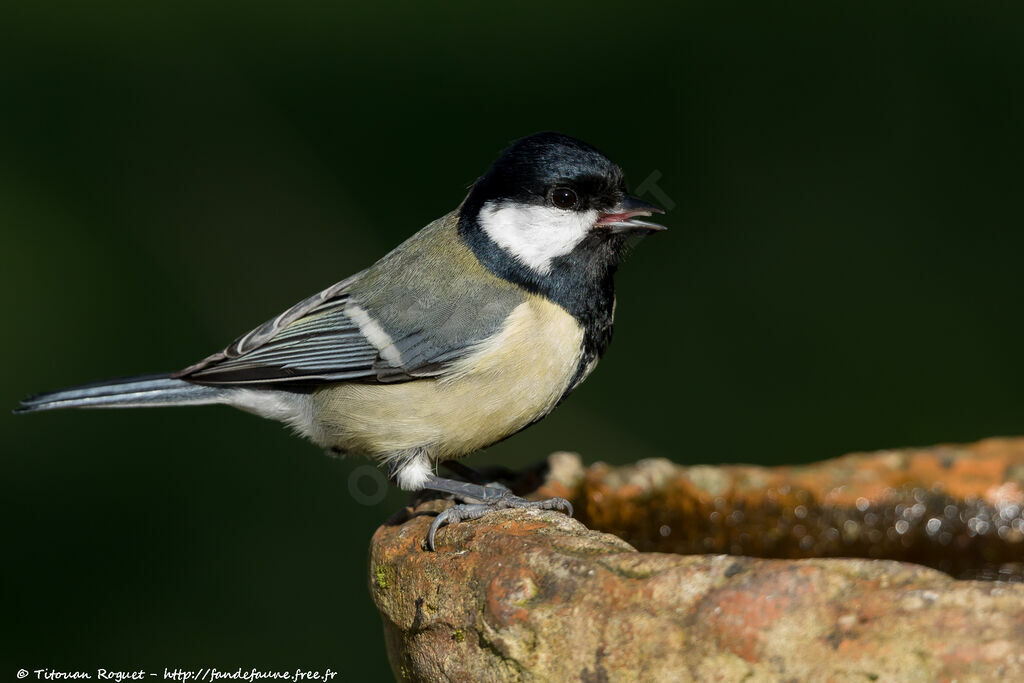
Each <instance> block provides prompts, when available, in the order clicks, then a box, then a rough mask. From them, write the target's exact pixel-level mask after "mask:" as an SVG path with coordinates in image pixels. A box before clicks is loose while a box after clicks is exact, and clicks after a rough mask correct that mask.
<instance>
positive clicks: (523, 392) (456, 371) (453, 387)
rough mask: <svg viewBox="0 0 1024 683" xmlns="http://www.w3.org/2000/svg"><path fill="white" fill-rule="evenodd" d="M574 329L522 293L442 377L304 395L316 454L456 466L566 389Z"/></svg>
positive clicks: (578, 350) (577, 341)
mask: <svg viewBox="0 0 1024 683" xmlns="http://www.w3.org/2000/svg"><path fill="white" fill-rule="evenodd" d="M582 342H583V328H582V327H581V326H580V325H579V323H578V322H576V320H575V319H574V318H573V317H572V316H571V315H569V314H568V313H567V312H566V311H565V310H564V309H563V308H561V307H560V306H557V305H555V304H552V303H550V302H549V301H547V300H545V299H542V298H540V297H537V296H533V295H530V296H528V297H527V298H526V300H525V301H524V302H523V303H522V304H520V305H519V306H518V307H516V308H515V309H514V310H513V311H512V313H511V315H510V316H509V317H508V320H507V322H506V324H505V326H504V327H503V328H502V330H501V331H500V332H498V333H497V334H495V335H493V336H491V337H489V338H488V339H485V340H484V341H482V342H480V343H479V344H477V345H476V346H475V347H474V348H473V349H472V350H471V352H470V353H469V354H467V355H466V356H464V357H463V358H462V359H460V360H458V361H456V362H455V363H454V364H453V365H452V367H451V368H450V369H449V371H448V372H446V373H445V374H444V375H443V376H440V377H438V378H432V379H421V380H415V381H412V382H404V383H400V384H339V385H333V386H331V387H326V388H324V389H321V390H319V391H318V392H317V393H316V394H315V395H314V397H313V408H314V411H315V413H316V415H315V422H317V423H318V424H319V425H320V429H319V432H320V433H318V434H315V435H314V437H315V439H316V441H318V442H319V443H321V445H323V446H329V447H337V448H340V449H342V450H344V451H350V452H358V453H364V454H366V455H373V456H377V457H381V458H384V457H388V456H390V455H393V454H396V453H399V452H403V451H408V450H411V449H415V448H423V449H425V450H427V451H428V452H429V453H430V455H431V457H433V458H441V459H445V458H456V457H461V456H463V455H467V454H469V453H472V452H473V451H476V450H479V449H480V448H484V447H486V446H489V445H490V444H492V443H494V442H496V441H500V440H501V439H503V438H505V437H507V436H509V435H510V434H514V433H515V432H517V431H519V430H520V429H522V428H523V427H525V426H527V425H528V424H530V423H531V422H534V421H535V420H537V419H539V418H541V417H543V416H544V415H546V414H547V413H548V412H549V411H551V409H552V408H554V407H555V405H556V404H557V403H558V400H559V399H560V398H561V397H562V395H563V394H564V393H565V391H566V390H567V389H568V388H569V382H570V381H571V380H572V377H573V375H574V374H575V372H576V369H577V367H578V366H579V362H580V358H581V356H582Z"/></svg>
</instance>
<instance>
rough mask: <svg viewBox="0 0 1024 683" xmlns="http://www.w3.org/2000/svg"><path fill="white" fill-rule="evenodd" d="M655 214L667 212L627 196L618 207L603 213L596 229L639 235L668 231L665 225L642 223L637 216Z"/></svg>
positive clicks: (595, 226)
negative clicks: (636, 233) (637, 233)
mask: <svg viewBox="0 0 1024 683" xmlns="http://www.w3.org/2000/svg"><path fill="white" fill-rule="evenodd" d="M654 213H665V211H664V210H663V209H661V208H659V207H657V206H655V205H654V204H650V203H648V202H645V201H643V200H642V199H637V198H636V197H631V196H629V195H627V196H626V198H625V199H623V200H622V202H621V203H620V204H619V205H618V206H615V207H612V208H611V209H609V210H608V211H606V212H604V213H602V214H601V215H600V216H599V217H598V219H597V222H596V223H594V228H596V229H601V230H609V231H611V232H639V233H652V232H661V231H662V230H668V228H666V227H665V226H664V225H659V224H658V223H651V222H650V221H642V220H639V219H638V218H637V216H650V215H651V214H654Z"/></svg>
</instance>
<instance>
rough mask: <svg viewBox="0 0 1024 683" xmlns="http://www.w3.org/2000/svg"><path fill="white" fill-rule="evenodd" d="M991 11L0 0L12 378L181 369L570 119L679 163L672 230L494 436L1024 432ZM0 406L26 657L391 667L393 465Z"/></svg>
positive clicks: (1, 344)
mask: <svg viewBox="0 0 1024 683" xmlns="http://www.w3.org/2000/svg"><path fill="white" fill-rule="evenodd" d="M672 5H675V3H672ZM976 5H978V3H967V2H962V3H944V2H937V3H936V2H932V3H921V9H916V8H915V6H912V5H909V4H902V3H892V2H885V3H868V4H864V3H831V2H827V3H826V2H808V3H785V4H774V3H761V2H755V3H749V4H739V3H723V2H706V3H692V2H691V3H682V4H681V6H676V7H674V8H672V9H670V8H669V3H666V6H664V7H658V6H649V5H644V4H639V3H632V4H629V5H625V6H608V7H604V8H601V7H599V6H597V5H595V4H594V3H591V2H585V3H584V2H580V3H568V2H562V3H558V4H547V5H537V6H532V7H528V8H525V7H524V8H522V9H512V8H502V9H494V8H493V7H489V6H486V5H482V4H479V3H469V2H458V3H451V4H449V5H448V8H447V9H441V8H433V7H431V8H427V7H425V6H419V5H409V6H404V5H401V6H400V5H397V4H390V5H386V6H379V8H377V9H371V7H370V5H365V6H362V7H359V8H355V9H347V8H345V7H344V3H340V2H290V3H281V4H280V6H279V7H277V8H275V9H267V8H266V7H265V6H262V5H261V4H260V3H242V2H237V3H231V4H230V5H222V6H220V7H219V8H217V9H213V8H210V7H208V6H207V3H205V2H202V3H199V2H196V3H183V2H176V3H168V4H155V3H148V2H142V3H123V4H106V3H88V6H86V4H85V3H70V2H64V3H46V4H45V6H44V4H43V3H36V4H33V5H31V6H24V7H21V8H15V7H12V6H11V5H9V4H5V9H3V10H0V11H2V15H0V24H2V26H3V40H2V41H0V97H2V99H3V102H2V105H0V228H2V232H0V254H2V257H3V268H2V275H0V277H2V286H0V304H2V306H3V315H4V319H5V321H6V322H5V323H4V334H3V335H2V341H0V350H2V352H3V358H4V362H3V363H2V369H0V373H2V387H3V402H6V404H7V405H8V406H9V407H13V406H14V404H15V403H16V401H17V400H18V399H19V398H21V397H22V396H23V395H25V394H27V393H31V392H34V391H39V390H43V389H52V388H56V387H59V386H62V385H66V384H73V383H80V382H84V381H90V380H95V379H100V378H103V377H106V376H111V375H124V374H132V373H136V372H149V371H161V370H171V369H176V368H179V367H182V366H184V365H186V364H188V363H190V362H192V361H194V360H196V359H198V358H199V357H202V356H204V355H206V354H207V353H209V352H212V351H214V350H216V349H218V348H220V347H221V346H223V345H224V344H225V343H227V342H229V341H230V340H231V339H232V338H233V337H235V336H236V335H237V334H239V333H241V332H244V331H246V330H247V329H249V328H250V327H252V326H254V325H255V324H257V323H259V322H261V321H263V320H264V319H266V318H268V317H270V316H272V315H274V314H276V313H277V312H278V311H279V310H281V309H283V308H284V307H286V306H288V305H290V304H291V303H293V302H294V301H296V300H298V299H299V298H301V297H304V296H306V295H308V294H310V293H312V292H314V291H317V290H318V289H320V288H322V287H324V286H326V285H328V284H330V283H332V282H334V281H336V280H338V279H341V278H342V277H343V276H346V275H348V274H350V273H352V272H354V271H356V270H358V269H360V268H362V267H365V266H366V265H368V264H369V263H371V262H372V261H374V260H375V259H376V258H377V257H379V256H381V255H383V254H384V253H385V252H386V251H387V250H388V249H390V248H391V247H392V246H394V245H395V244H397V243H398V242H399V241H401V240H402V239H404V238H405V237H406V236H407V235H409V234H410V233H412V232H413V231H415V230H416V229H418V228H419V227H420V226H422V225H423V224H425V223H426V222H428V221H429V220H431V219H433V218H435V217H437V216H439V215H441V214H443V213H445V212H446V211H448V210H450V209H451V208H453V207H454V206H455V205H456V204H457V203H458V202H459V201H460V200H461V199H462V197H463V195H464V192H465V188H466V187H467V185H468V184H469V183H471V182H472V181H473V179H474V178H475V177H476V176H477V175H478V174H480V173H481V172H482V171H483V170H484V169H485V168H486V166H487V164H488V163H489V162H490V161H491V160H492V159H493V157H494V156H495V154H496V153H497V152H498V151H499V150H500V149H501V148H502V147H503V146H504V145H505V144H506V143H507V142H508V141H510V140H512V139H513V138H516V137H519V136H521V135H524V134H527V133H530V132H534V131H537V130H542V129H555V130H560V131H563V132H566V133H570V134H572V135H576V136H578V137H581V138H583V139H585V140H587V141H589V142H591V143H592V144H594V145H596V146H598V147H599V148H601V149H603V150H604V151H605V152H607V153H608V154H609V155H610V156H611V157H612V158H614V159H615V160H616V161H618V162H619V163H620V164H621V165H622V167H623V168H624V169H625V170H626V172H627V175H628V176H629V177H630V178H631V180H632V182H633V183H634V184H637V183H639V182H640V181H642V180H643V179H644V178H645V177H647V176H648V175H649V174H650V173H652V172H654V171H658V172H660V173H661V174H662V176H663V178H662V181H661V186H662V188H663V189H664V191H665V192H666V193H667V194H668V195H669V196H670V197H671V199H672V201H673V202H674V203H675V204H676V208H675V210H674V211H672V212H671V213H670V214H669V215H668V217H667V218H666V219H665V222H666V223H667V224H669V225H670V226H671V228H672V229H671V231H670V232H668V233H666V234H663V235H658V236H657V237H654V238H651V239H649V240H648V241H646V242H644V243H642V244H640V245H639V247H638V248H637V249H635V250H634V251H633V252H632V253H631V255H630V257H629V258H628V260H627V261H626V262H625V264H624V265H623V268H622V271H621V274H620V277H619V288H618V292H619V306H618V317H617V323H618V325H617V327H616V335H615V342H614V344H613V345H612V347H611V350H610V352H609V353H608V355H607V356H606V358H605V360H604V362H603V363H602V365H601V367H600V369H599V370H598V372H596V373H595V374H594V375H593V376H592V378H591V379H590V380H589V381H588V382H587V383H586V384H585V385H584V386H583V387H582V388H581V389H580V390H579V391H578V392H577V394H576V395H575V396H573V398H572V399H571V400H570V401H568V402H567V403H566V404H565V405H564V406H563V407H562V408H560V409H559V410H558V411H557V412H556V413H555V414H554V415H553V416H552V417H550V418H549V419H547V420H546V421H544V422H543V423H542V424H540V425H538V426H536V427H534V428H532V429H530V430H529V431H527V432H526V433H524V434H522V435H520V436H518V437H516V438H515V439H512V440H511V441H508V442H506V443H503V444H502V445H500V446H498V447H495V448H494V449H492V450H491V451H490V452H489V453H488V454H486V455H483V456H478V457H477V458H475V459H474V460H473V461H472V462H475V463H477V464H480V463H483V462H487V461H500V462H503V463H509V464H516V465H518V464H525V463H529V462H532V461H535V460H537V459H539V458H541V457H543V456H544V455H545V454H547V453H548V452H550V451H552V450H555V449H572V450H578V451H580V452H582V453H583V454H584V457H585V459H586V460H587V461H595V460H606V461H611V462H616V463H623V462H630V461H633V460H636V459H639V458H642V457H651V456H666V457H669V458H672V459H673V460H675V461H677V462H682V463H707V462H710V463H721V462H758V463H784V462H785V463H792V462H806V461H810V460H814V459H819V458H824V457H829V456H834V455H838V454H841V453H844V452H847V451H851V450H856V449H874V448H883V447H889V446H902V445H912V444H929V443H934V442H939V441H966V440H972V439H976V438H978V437H983V436H988V435H996V434H1018V433H1021V432H1024V412H1022V402H1024V390H1022V387H1024V362H1022V360H1021V354H1020V349H1021V344H1022V341H1024V316H1022V315H1021V303H1022V293H1024V292H1022V290H1024V288H1022V286H1021V261H1022V253H1024V233H1022V231H1021V209H1022V205H1024V202H1022V192H1021V175H1022V173H1021V172H1022V156H1024V154H1022V153H1024V144H1022V139H1024V138H1022V134H1021V133H1022V131H1021V126H1022V120H1024V98H1022V94H1024V72H1022V67H1024V48H1022V45H1024V23H1022V21H1021V16H1019V15H1018V14H1017V13H1016V12H1014V11H1013V10H1011V9H1010V8H1011V7H1012V6H1013V5H1014V3H1005V4H1000V3H984V5H985V6H984V8H982V7H979V6H976ZM482 8H483V9H482ZM481 12H483V13H481ZM649 197H650V196H649ZM0 430H2V439H3V441H2V443H3V460H2V463H3V465H2V472H3V482H2V485H3V489H2V493H3V506H2V509H0V513H2V515H3V520H4V523H5V524H4V526H5V527H6V528H5V530H4V537H5V539H6V542H5V555H6V557H5V562H4V563H3V566H4V570H3V571H4V577H3V591H4V605H3V609H2V611H3V614H4V616H5V619H4V631H5V632H4V633H3V634H2V643H3V644H2V645H0V647H2V648H4V650H5V652H4V662H5V664H4V666H5V669H4V670H3V671H0V675H2V676H4V677H7V676H13V672H14V670H15V669H16V668H21V667H24V668H28V669H34V668H39V667H44V666H46V667H52V668H61V669H90V668H93V667H97V666H104V667H106V668H120V669H128V668H132V667H140V666H142V667H149V668H151V669H154V670H160V669H161V668H162V667H171V668H173V667H194V666H216V667H219V668H222V669H235V668H238V667H243V668H250V667H274V668H294V667H297V666H301V667H305V668H320V669H322V668H324V667H328V666H329V667H331V668H333V669H335V670H337V671H340V672H341V677H342V678H343V679H347V680H358V679H361V678H364V677H373V678H383V677H387V676H388V675H389V673H388V669H387V664H386V660H385V655H384V647H383V640H382V637H381V631H380V623H379V619H378V617H377V615H376V613H375V611H374V609H373V606H372V603H371V601H370V597H369V594H368V591H367V588H366V579H365V568H366V567H365V565H366V548H367V544H368V541H369V538H370V535H371V534H372V533H373V530H374V529H375V528H376V526H377V525H378V524H379V523H380V522H381V521H382V520H383V519H385V518H386V516H387V515H388V514H389V513H390V512H391V511H392V510H393V509H395V508H396V507H397V506H399V505H400V504H401V502H402V500H403V497H402V495H401V494H398V493H392V494H390V495H389V496H388V498H387V499H386V500H385V501H384V502H383V503H381V504H379V505H377V506H372V507H365V506H361V505H358V504H357V503H355V502H353V500H352V499H351V497H350V495H349V494H348V481H349V474H350V473H351V472H352V470H353V468H354V467H356V466H357V465H358V464H359V463H357V462H340V461H336V460H332V459H328V458H325V457H323V456H322V455H321V454H320V452H319V451H318V450H317V449H316V448H313V447H312V446H310V445H308V444H305V443H302V442H300V441H298V440H296V439H294V438H292V437H290V436H289V435H288V434H287V433H286V432H285V430H284V429H282V428H281V427H280V426H278V425H276V424H273V423H270V422H265V421H261V420H258V419H256V418H254V417H251V416H248V415H245V414H242V413H237V412H233V411H231V410H228V409H223V408H197V409H188V410H177V411H128V412H118V411H108V412H92V413H53V414H43V415H34V416H30V417H19V418H14V417H11V416H5V417H0Z"/></svg>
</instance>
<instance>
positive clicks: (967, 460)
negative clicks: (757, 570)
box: [542, 439, 1024, 581]
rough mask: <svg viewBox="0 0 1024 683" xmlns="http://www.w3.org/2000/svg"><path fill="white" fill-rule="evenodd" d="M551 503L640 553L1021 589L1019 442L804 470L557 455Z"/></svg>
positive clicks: (850, 460) (1022, 467)
mask: <svg viewBox="0 0 1024 683" xmlns="http://www.w3.org/2000/svg"><path fill="white" fill-rule="evenodd" d="M550 463H551V468H550V474H549V476H548V479H547V482H546V487H545V489H543V490H542V493H543V492H546V493H547V494H548V495H559V496H563V497H565V498H568V499H570V500H571V501H572V502H573V505H575V506H576V510H577V517H578V518H579V519H580V520H581V521H582V522H583V523H584V524H586V525H587V526H589V527H590V528H592V529H600V530H601V531H607V532H609V533H613V534H615V535H616V536H619V537H620V538H624V539H625V540H627V541H629V542H630V543H631V544H633V545H634V546H635V547H636V548H638V549H640V550H645V551H647V550H655V551H661V552H674V553H684V554H693V553H729V554H731V555H753V556H756V557H775V558H801V557H867V558H877V559H891V560H900V561H905V562H915V563H918V564H924V565H926V566H930V567H935V568H938V569H941V570H943V571H945V572H947V573H949V574H951V575H953V576H955V577H957V578H984V579H998V580H1003V581H1021V580H1024V439H986V440H985V441H980V442H978V443H975V444H970V445H944V446H935V447H932V448H913V449H900V450H887V451H880V452H876V453H854V454H851V455H846V456H843V457H841V458H835V459H833V460H826V461H823V462H819V463H814V464H812V465H805V466H801V467H755V466H750V465H723V466H718V467H710V466H704V465H698V466H692V467H684V466H681V465H677V464H674V463H672V462H669V461H668V460H663V459H655V460H644V461H641V462H639V463H636V464H635V465H629V466H625V467H609V466H607V465H604V464H602V463H597V464H594V465H592V466H590V467H589V468H587V469H584V468H583V466H582V464H581V463H580V461H579V458H578V456H575V455H573V454H569V453H560V454H556V455H554V456H552V457H551V458H550Z"/></svg>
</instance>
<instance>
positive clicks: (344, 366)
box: [173, 273, 379, 384]
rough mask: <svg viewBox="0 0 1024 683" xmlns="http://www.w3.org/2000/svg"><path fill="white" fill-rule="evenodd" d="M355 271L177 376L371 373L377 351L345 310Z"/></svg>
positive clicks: (264, 378)
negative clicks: (352, 274) (348, 276)
mask: <svg viewBox="0 0 1024 683" xmlns="http://www.w3.org/2000/svg"><path fill="white" fill-rule="evenodd" d="M361 275H362V273H359V274H356V275H354V276H352V277H350V278H348V279H346V280H343V281H341V282H339V283H337V284H335V285H332V286H331V287H328V288H327V289H325V290H323V291H321V292H319V293H317V294H314V295H313V296H311V297H309V298H308V299H304V300H303V301H300V302H299V303H297V304H295V305H294V306H292V307H291V308H289V309H288V310H286V311H284V312H283V313H281V314H280V315H278V316H277V317H275V318H273V319H271V320H268V321H267V322H265V323H263V324H262V325H260V326H259V327H257V328H255V329H254V330H252V331H250V332H248V333H247V334H245V335H243V336H241V337H239V338H238V339H236V340H235V341H234V342H232V343H231V345H230V346H228V347H227V348H226V349H224V350H223V351H220V352H218V353H215V354H213V355H212V356H209V357H207V358H205V359H203V360H202V361H200V362H198V363H196V364H194V365H190V366H189V367H187V368H185V369H184V370H181V371H180V372H177V373H175V374H174V375H173V376H174V377H178V378H181V379H187V380H190V381H193V382H197V383H202V384H262V383H268V382H270V383H278V382H302V381H310V380H343V379H359V378H363V377H371V376H373V375H374V374H375V373H374V370H373V365H374V362H375V361H376V360H377V357H378V355H379V350H378V349H377V347H375V346H373V345H372V344H371V343H370V342H369V341H368V340H367V339H366V338H365V337H364V336H363V335H362V333H361V332H360V331H359V327H358V325H357V324H356V323H355V322H354V321H353V320H352V319H351V318H350V317H349V316H348V315H347V314H346V313H345V312H344V308H345V305H346V304H347V302H348V293H347V290H348V288H349V287H350V286H351V285H352V284H353V283H354V282H356V281H357V280H358V279H359V277H360V276H361Z"/></svg>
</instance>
